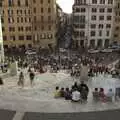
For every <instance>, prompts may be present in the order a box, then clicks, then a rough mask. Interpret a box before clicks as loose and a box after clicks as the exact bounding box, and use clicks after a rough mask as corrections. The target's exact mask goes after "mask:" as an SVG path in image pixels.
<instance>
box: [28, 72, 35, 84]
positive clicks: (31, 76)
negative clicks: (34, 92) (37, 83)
mask: <svg viewBox="0 0 120 120" xmlns="http://www.w3.org/2000/svg"><path fill="white" fill-rule="evenodd" d="M29 77H30V83H31V86H32V85H33V80H34V77H35V74H34V72H32V71H31V72H30V74H29Z"/></svg>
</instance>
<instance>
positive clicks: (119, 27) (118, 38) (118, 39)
mask: <svg viewBox="0 0 120 120" xmlns="http://www.w3.org/2000/svg"><path fill="white" fill-rule="evenodd" d="M114 13H115V14H114V26H113V42H115V43H119V44H120V0H115V9H114Z"/></svg>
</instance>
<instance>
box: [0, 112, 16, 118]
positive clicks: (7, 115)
mask: <svg viewBox="0 0 120 120" xmlns="http://www.w3.org/2000/svg"><path fill="white" fill-rule="evenodd" d="M15 113H16V112H15V111H8V110H0V120H12V119H13V117H14V115H15Z"/></svg>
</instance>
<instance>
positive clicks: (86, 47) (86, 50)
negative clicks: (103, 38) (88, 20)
mask: <svg viewBox="0 0 120 120" xmlns="http://www.w3.org/2000/svg"><path fill="white" fill-rule="evenodd" d="M87 53H88V38H87V36H86V37H85V54H87Z"/></svg>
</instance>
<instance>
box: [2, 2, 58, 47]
mask: <svg viewBox="0 0 120 120" xmlns="http://www.w3.org/2000/svg"><path fill="white" fill-rule="evenodd" d="M1 20H2V31H3V40H4V47H5V48H8V47H25V48H30V47H43V48H44V47H48V46H52V47H54V46H55V45H56V22H57V21H56V0H3V4H2V19H1Z"/></svg>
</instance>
